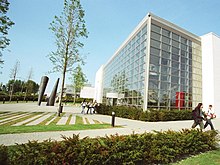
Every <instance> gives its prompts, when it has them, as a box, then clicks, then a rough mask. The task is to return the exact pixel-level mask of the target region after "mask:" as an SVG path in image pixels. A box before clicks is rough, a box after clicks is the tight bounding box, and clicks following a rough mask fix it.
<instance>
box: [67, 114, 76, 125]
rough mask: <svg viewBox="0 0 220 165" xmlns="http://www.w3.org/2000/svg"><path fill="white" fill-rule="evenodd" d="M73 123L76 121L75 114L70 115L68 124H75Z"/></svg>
mask: <svg viewBox="0 0 220 165" xmlns="http://www.w3.org/2000/svg"><path fill="white" fill-rule="evenodd" d="M75 123H76V116H75V115H72V117H71V119H70V123H69V124H75Z"/></svg>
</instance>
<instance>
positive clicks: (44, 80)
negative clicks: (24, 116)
mask: <svg viewBox="0 0 220 165" xmlns="http://www.w3.org/2000/svg"><path fill="white" fill-rule="evenodd" d="M48 80H49V78H48V77H47V76H43V77H42V78H41V83H40V87H39V95H38V103H37V104H38V105H39V106H40V104H41V101H42V98H43V96H44V92H45V89H46V87H47V83H48Z"/></svg>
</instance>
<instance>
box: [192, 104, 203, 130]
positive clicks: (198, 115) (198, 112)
mask: <svg viewBox="0 0 220 165" xmlns="http://www.w3.org/2000/svg"><path fill="white" fill-rule="evenodd" d="M202 108H203V105H202V103H199V104H198V105H197V106H196V108H195V109H194V110H193V120H194V123H193V125H192V128H195V127H196V126H197V125H199V127H200V129H204V124H203V115H202V113H203V112H202Z"/></svg>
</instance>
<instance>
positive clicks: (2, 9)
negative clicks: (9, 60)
mask: <svg viewBox="0 0 220 165" xmlns="http://www.w3.org/2000/svg"><path fill="white" fill-rule="evenodd" d="M9 4H10V3H9V2H8V0H1V1H0V13H1V15H0V64H2V63H3V60H2V59H1V57H2V51H3V50H4V49H5V48H6V47H7V46H8V45H9V43H10V40H9V39H8V38H7V35H8V30H9V28H10V27H11V26H12V25H14V22H12V21H11V20H10V19H9V17H7V16H6V14H7V12H8V10H9Z"/></svg>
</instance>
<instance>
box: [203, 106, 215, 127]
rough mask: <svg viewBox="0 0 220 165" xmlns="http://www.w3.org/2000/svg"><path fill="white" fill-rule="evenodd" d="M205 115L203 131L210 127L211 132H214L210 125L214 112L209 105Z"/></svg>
mask: <svg viewBox="0 0 220 165" xmlns="http://www.w3.org/2000/svg"><path fill="white" fill-rule="evenodd" d="M205 115H206V123H205V125H204V129H205V128H206V127H207V126H208V125H210V127H211V130H214V126H213V124H212V121H211V120H212V119H213V118H215V112H214V110H213V109H212V105H209V108H208V109H207V110H206V111H205Z"/></svg>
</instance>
